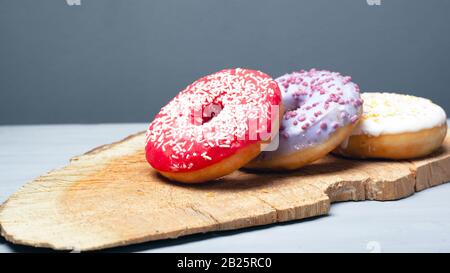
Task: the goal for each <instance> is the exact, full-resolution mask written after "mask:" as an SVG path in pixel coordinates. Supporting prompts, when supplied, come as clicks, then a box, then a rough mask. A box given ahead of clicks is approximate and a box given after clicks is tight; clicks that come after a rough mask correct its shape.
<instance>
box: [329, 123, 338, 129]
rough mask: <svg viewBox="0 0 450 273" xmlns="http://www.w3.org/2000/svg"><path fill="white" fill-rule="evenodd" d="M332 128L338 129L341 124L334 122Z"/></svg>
mask: <svg viewBox="0 0 450 273" xmlns="http://www.w3.org/2000/svg"><path fill="white" fill-rule="evenodd" d="M331 127H333V129H337V128H338V127H339V123H337V122H333V125H332V126H331Z"/></svg>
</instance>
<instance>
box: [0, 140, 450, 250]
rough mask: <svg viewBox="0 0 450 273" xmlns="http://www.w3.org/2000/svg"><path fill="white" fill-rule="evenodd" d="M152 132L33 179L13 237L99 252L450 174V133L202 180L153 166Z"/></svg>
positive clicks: (379, 196)
mask: <svg viewBox="0 0 450 273" xmlns="http://www.w3.org/2000/svg"><path fill="white" fill-rule="evenodd" d="M143 143H144V136H143V134H142V133H139V134H136V135H133V136H130V137H128V138H126V139H124V140H122V141H120V142H117V143H113V144H109V145H104V146H102V147H99V148H97V149H94V150H92V151H90V152H88V153H86V154H84V155H81V156H78V157H75V158H73V159H72V160H71V161H70V163H69V164H68V165H67V166H65V167H63V168H61V169H57V170H54V171H51V172H49V173H47V174H45V175H43V176H41V177H39V178H37V179H35V180H33V181H31V182H30V183H28V184H26V185H25V186H24V187H22V188H21V189H20V190H19V191H17V192H16V193H15V194H13V195H12V196H11V197H10V198H9V199H8V200H7V201H6V202H5V203H4V204H3V205H2V206H1V208H0V228H1V234H2V235H3V236H4V237H5V238H6V239H7V240H8V241H11V242H13V243H18V244H25V245H32V246H37V247H50V248H54V249H68V250H73V249H75V250H94V249H102V248H108V247H113V246H121V245H128V244H133V243H139V242H144V241H151V240H158V239H164V238H176V237H179V236H183V235H188V234H194V233H201V232H208V231H214V230H228V229H238V228H244V227H250V226H257V225H264V224H270V223H275V222H283V221H289V220H295V219H302V218H307V217H312V216H317V215H323V214H327V213H328V211H329V207H330V203H332V202H338V201H348V200H354V201H358V200H395V199H399V198H404V197H407V196H409V195H411V194H413V193H414V192H415V191H420V190H423V189H426V188H428V187H430V186H436V185H439V184H441V183H444V182H447V181H449V180H450V171H449V170H450V168H449V167H450V137H449V136H447V139H446V141H445V143H444V145H443V147H442V148H441V149H440V150H439V151H437V152H435V153H434V154H433V155H431V156H429V157H427V158H425V159H419V160H413V161H400V162H397V161H375V160H368V161H358V160H348V159H343V158H336V157H333V156H328V157H326V158H324V159H322V160H320V161H318V162H316V163H314V164H312V165H310V166H306V167H304V168H302V169H301V170H299V171H295V172H289V173H283V174H281V173H272V174H270V173H249V172H243V171H237V172H235V173H233V174H231V175H229V176H226V177H224V178H222V179H220V180H218V181H215V182H211V183H207V184H201V185H183V184H176V183H172V182H169V181H167V180H165V179H164V178H162V177H161V176H159V175H158V174H157V173H156V172H155V171H154V170H152V169H151V168H150V167H149V165H148V164H147V163H146V161H145V158H144V154H143Z"/></svg>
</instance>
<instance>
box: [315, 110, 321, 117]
mask: <svg viewBox="0 0 450 273" xmlns="http://www.w3.org/2000/svg"><path fill="white" fill-rule="evenodd" d="M320 115H322V111H320V110H319V111H317V112H315V113H314V116H316V117H318V116H320Z"/></svg>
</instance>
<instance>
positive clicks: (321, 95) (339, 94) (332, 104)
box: [246, 69, 363, 169]
mask: <svg viewBox="0 0 450 273" xmlns="http://www.w3.org/2000/svg"><path fill="white" fill-rule="evenodd" d="M351 80H352V79H351V77H349V76H342V75H341V74H339V73H337V72H331V71H327V70H316V69H311V70H309V71H304V70H301V71H299V72H293V73H291V74H286V75H284V76H281V77H279V78H277V79H276V81H277V82H278V85H279V87H280V90H281V95H282V100H283V104H284V107H285V109H286V112H285V114H284V116H283V120H282V123H281V126H280V133H279V138H278V140H279V146H278V148H277V149H276V150H275V151H266V152H263V153H261V154H260V155H259V156H258V157H257V158H256V159H255V160H253V161H252V162H250V163H249V164H248V165H247V166H246V167H247V168H251V169H297V168H299V167H302V166H304V165H306V164H308V163H311V162H313V161H315V160H317V159H319V158H321V157H323V156H324V155H326V154H327V153H329V152H330V151H332V150H333V149H334V148H336V147H337V146H338V145H339V144H340V143H341V142H343V141H344V140H345V139H346V138H347V137H348V136H349V135H350V134H351V132H352V129H353V127H354V126H355V125H356V123H357V122H358V120H359V118H360V117H361V114H362V104H363V101H362V99H361V96H360V92H359V87H358V85H356V84H355V83H353V82H352V81H351Z"/></svg>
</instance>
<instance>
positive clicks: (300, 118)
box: [298, 116, 306, 121]
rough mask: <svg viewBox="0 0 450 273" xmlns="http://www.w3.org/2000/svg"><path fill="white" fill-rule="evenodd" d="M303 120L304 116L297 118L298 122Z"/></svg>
mask: <svg viewBox="0 0 450 273" xmlns="http://www.w3.org/2000/svg"><path fill="white" fill-rule="evenodd" d="M305 119H306V117H305V116H299V117H298V120H299V121H305Z"/></svg>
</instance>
